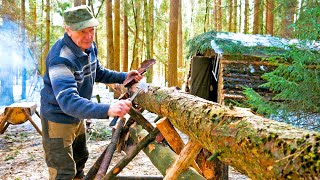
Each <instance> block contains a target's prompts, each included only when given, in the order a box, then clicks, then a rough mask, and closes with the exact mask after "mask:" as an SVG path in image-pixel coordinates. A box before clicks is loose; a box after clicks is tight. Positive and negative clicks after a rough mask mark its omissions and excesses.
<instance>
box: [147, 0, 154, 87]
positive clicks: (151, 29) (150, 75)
mask: <svg viewBox="0 0 320 180" xmlns="http://www.w3.org/2000/svg"><path fill="white" fill-rule="evenodd" d="M153 9H154V1H149V17H148V18H149V25H150V27H149V33H150V57H151V58H154V57H153V56H154V50H153V44H154V12H153V11H154V10H153ZM153 68H154V67H153V66H151V67H150V68H149V69H148V72H147V73H148V74H147V75H146V76H147V82H148V83H151V82H152V80H153V73H154V71H153Z"/></svg>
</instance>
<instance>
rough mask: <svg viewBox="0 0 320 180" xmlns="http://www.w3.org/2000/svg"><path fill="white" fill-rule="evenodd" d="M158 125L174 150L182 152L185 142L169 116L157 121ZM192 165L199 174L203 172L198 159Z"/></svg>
mask: <svg viewBox="0 0 320 180" xmlns="http://www.w3.org/2000/svg"><path fill="white" fill-rule="evenodd" d="M156 126H157V128H158V129H159V131H160V132H161V134H162V135H163V136H164V138H165V139H166V141H167V142H168V143H169V145H170V146H171V148H172V149H173V150H174V152H176V153H177V154H180V152H181V151H182V149H183V147H184V145H185V144H184V142H183V140H182V139H181V137H180V135H179V133H178V132H177V131H176V129H174V127H173V126H172V124H171V123H170V121H169V120H168V118H166V117H164V118H161V119H160V120H159V121H157V123H156ZM191 165H192V167H193V168H194V169H195V170H196V171H197V172H198V173H199V174H202V172H201V169H200V168H199V166H198V165H197V163H196V161H194V160H193V162H192V163H191Z"/></svg>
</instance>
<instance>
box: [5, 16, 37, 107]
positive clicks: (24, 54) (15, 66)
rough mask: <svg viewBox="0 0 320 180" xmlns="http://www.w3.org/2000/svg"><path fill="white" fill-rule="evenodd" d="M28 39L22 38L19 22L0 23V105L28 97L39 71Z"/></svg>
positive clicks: (7, 21) (6, 21)
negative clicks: (31, 84)
mask: <svg viewBox="0 0 320 180" xmlns="http://www.w3.org/2000/svg"><path fill="white" fill-rule="evenodd" d="M23 39H26V40H25V41H24V40H23ZM27 39H28V38H27V36H25V37H24V38H22V33H21V28H20V27H19V25H18V24H16V23H14V22H12V21H9V20H6V19H5V18H4V19H3V21H2V24H0V105H10V104H12V103H13V102H16V101H19V100H22V99H26V92H27V87H28V86H29V84H28V83H29V82H30V80H32V78H33V75H34V72H35V73H36V72H37V71H35V70H36V64H35V60H34V59H33V58H32V56H31V54H30V52H31V51H30V50H29V47H28V43H27ZM29 88H30V87H29Z"/></svg>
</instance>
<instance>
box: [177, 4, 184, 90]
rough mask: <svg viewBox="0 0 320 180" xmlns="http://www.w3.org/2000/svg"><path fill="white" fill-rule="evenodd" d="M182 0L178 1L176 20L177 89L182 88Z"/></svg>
mask: <svg viewBox="0 0 320 180" xmlns="http://www.w3.org/2000/svg"><path fill="white" fill-rule="evenodd" d="M181 1H182V0H179V13H178V14H179V19H178V56H177V60H178V84H177V85H178V87H180V88H182V83H183V81H184V78H183V77H184V73H183V70H182V69H183V68H184V61H183V32H182V22H183V21H182V6H181V5H182V4H181V3H182V2H181Z"/></svg>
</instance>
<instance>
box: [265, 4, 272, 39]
mask: <svg viewBox="0 0 320 180" xmlns="http://www.w3.org/2000/svg"><path fill="white" fill-rule="evenodd" d="M273 9H274V0H267V9H266V10H267V14H266V27H267V29H266V31H267V32H266V33H267V34H270V35H272V36H273V24H274V15H273V12H272V11H273Z"/></svg>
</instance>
